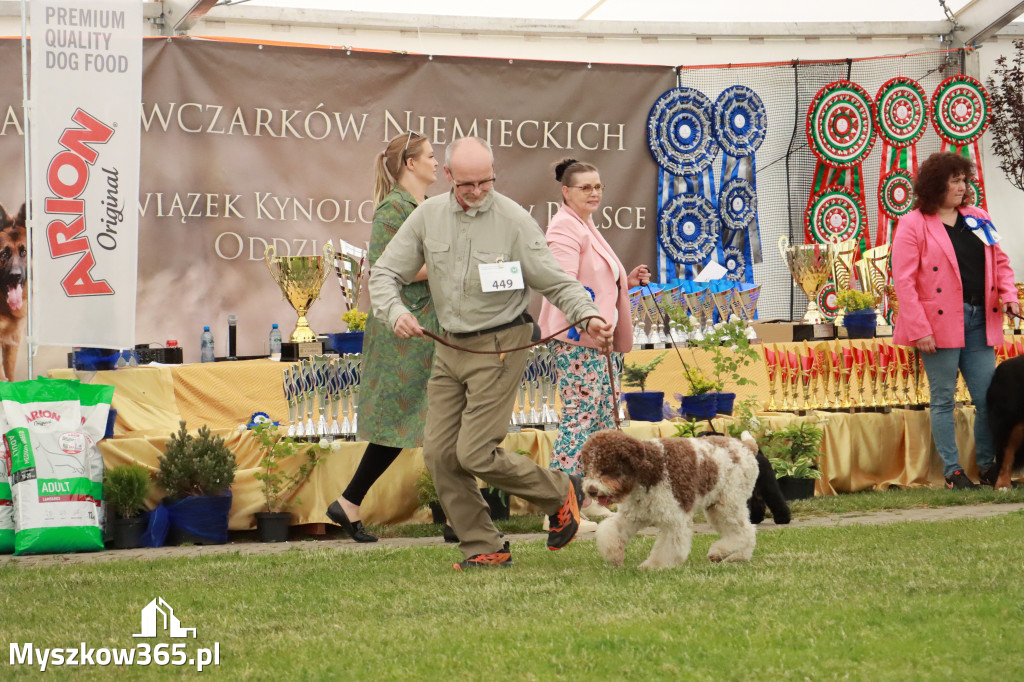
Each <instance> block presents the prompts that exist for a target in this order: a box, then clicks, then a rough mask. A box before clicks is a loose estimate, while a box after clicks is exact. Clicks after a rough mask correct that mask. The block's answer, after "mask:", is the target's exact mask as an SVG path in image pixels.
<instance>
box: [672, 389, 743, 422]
mask: <svg viewBox="0 0 1024 682" xmlns="http://www.w3.org/2000/svg"><path fill="white" fill-rule="evenodd" d="M734 397H735V396H734ZM680 411H681V412H682V413H683V414H685V415H686V416H687V417H688V418H690V419H710V418H711V417H714V416H715V415H716V414H718V394H717V393H703V394H701V395H684V396H683V405H682V407H681V408H680Z"/></svg>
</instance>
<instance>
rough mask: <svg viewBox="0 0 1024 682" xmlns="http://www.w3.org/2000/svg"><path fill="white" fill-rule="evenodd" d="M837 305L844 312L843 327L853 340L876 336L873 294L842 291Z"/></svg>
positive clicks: (852, 290)
mask: <svg viewBox="0 0 1024 682" xmlns="http://www.w3.org/2000/svg"><path fill="white" fill-rule="evenodd" d="M836 303H837V305H838V306H839V307H840V309H842V310H844V311H845V312H844V314H843V326H844V327H846V334H847V336H849V337H850V338H851V339H870V338H873V337H874V336H875V324H876V315H875V309H874V305H875V297H874V296H872V295H871V294H867V293H864V292H863V291H858V290H857V289H846V290H845V291H840V292H839V295H838V296H837V297H836Z"/></svg>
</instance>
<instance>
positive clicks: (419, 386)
mask: <svg viewBox="0 0 1024 682" xmlns="http://www.w3.org/2000/svg"><path fill="white" fill-rule="evenodd" d="M436 179H437V160H436V159H435V158H434V150H433V148H431V146H430V143H429V142H428V141H427V139H426V138H425V137H423V136H422V135H417V134H416V133H411V132H410V133H405V134H402V135H398V136H396V137H393V138H391V141H390V142H388V144H387V146H386V147H385V148H384V150H383V151H382V152H380V154H378V155H377V160H376V162H375V164H374V189H373V198H374V201H375V202H376V204H377V207H376V209H375V210H374V213H373V227H372V229H371V232H370V251H369V253H368V254H367V258H368V260H369V265H370V268H371V269H372V268H373V265H374V263H376V262H377V259H378V258H380V255H381V254H382V253H383V252H384V248H385V247H386V246H387V245H388V243H389V242H390V241H391V239H392V237H394V236H395V234H396V233H397V232H398V228H399V227H401V226H402V223H404V222H405V219H406V218H408V217H409V214H410V213H412V212H413V209H415V208H416V207H417V206H418V205H419V204H421V203H422V202H423V199H424V197H425V196H426V191H427V187H428V186H430V185H431V184H432V183H433V182H434V181H435V180H436ZM426 280H427V274H426V268H423V269H421V270H420V272H419V274H417V275H416V277H415V278H414V280H413V282H411V283H410V284H408V285H407V286H405V287H404V288H403V289H402V301H403V303H405V305H406V306H407V307H408V308H409V310H411V311H412V312H413V315H415V317H416V320H417V322H419V324H420V325H421V326H422V327H424V328H425V329H429V330H430V331H432V332H434V333H438V324H437V315H436V314H435V312H434V304H433V302H432V301H431V298H430V288H429V287H428V286H427V281H426ZM433 361H434V344H433V343H428V342H425V341H423V340H422V339H400V338H398V337H397V336H395V335H394V334H393V333H392V332H391V329H390V328H389V327H388V325H387V322H386V321H385V322H382V321H381V320H378V319H377V318H375V317H374V315H373V313H372V312H370V314H369V317H368V319H367V320H366V334H365V336H364V337H363V358H362V378H361V381H360V400H359V433H358V436H359V439H360V440H365V441H367V446H366V451H365V452H364V453H363V457H362V459H361V460H360V462H359V466H358V468H357V469H356V472H355V475H354V476H353V477H352V480H351V481H350V482H349V484H348V487H347V488H345V492H343V493H342V494H341V496H340V497H339V498H338V499H337V500H335V501H334V502H332V503H331V505H330V506H329V507H328V508H327V516H328V518H330V519H331V521H333V522H335V523H336V524H338V525H339V526H341V527H342V528H344V529H345V531H346V532H347V533H348V534H349V535H350V536H351V537H352V539H353V540H355V541H356V542H376V541H377V537H376V536H374V535H372V534H371V533H368V532H367V531H366V529H365V528H363V523H362V521H361V518H360V511H359V507H360V505H361V504H362V503H363V498H364V497H365V495H366V493H367V491H369V489H370V486H372V485H373V484H374V483H375V482H376V481H377V479H378V478H380V476H381V475H382V474H383V473H384V472H385V471H386V470H387V468H388V467H389V466H391V463H392V462H394V461H395V458H396V457H398V455H399V453H400V452H402V449H403V448H414V447H419V446H420V445H422V443H423V423H424V420H425V418H426V411H427V379H429V378H430V367H431V365H432V364H433Z"/></svg>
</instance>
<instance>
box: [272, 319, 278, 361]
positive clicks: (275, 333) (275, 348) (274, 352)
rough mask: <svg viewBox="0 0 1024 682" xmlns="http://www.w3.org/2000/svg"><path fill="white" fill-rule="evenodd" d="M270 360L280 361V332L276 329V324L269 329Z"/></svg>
mask: <svg viewBox="0 0 1024 682" xmlns="http://www.w3.org/2000/svg"><path fill="white" fill-rule="evenodd" d="M270 359H271V360H280V359H281V330H280V329H278V328H277V322H275V323H274V326H273V327H271V328H270Z"/></svg>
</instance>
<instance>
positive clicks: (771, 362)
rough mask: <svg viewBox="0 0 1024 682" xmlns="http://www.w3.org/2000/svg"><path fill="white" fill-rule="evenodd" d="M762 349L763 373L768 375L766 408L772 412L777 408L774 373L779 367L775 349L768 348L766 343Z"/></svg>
mask: <svg viewBox="0 0 1024 682" xmlns="http://www.w3.org/2000/svg"><path fill="white" fill-rule="evenodd" d="M763 351H764V369H765V373H766V374H767V375H768V408H767V409H768V411H769V412H774V411H775V410H776V409H778V408H777V406H776V404H775V375H776V374H777V373H778V369H779V365H778V362H779V361H778V357H777V355H776V353H777V351H776V350H775V349H774V348H772V349H771V350H769V348H768V346H767V345H766V346H765V347H764V348H763Z"/></svg>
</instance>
